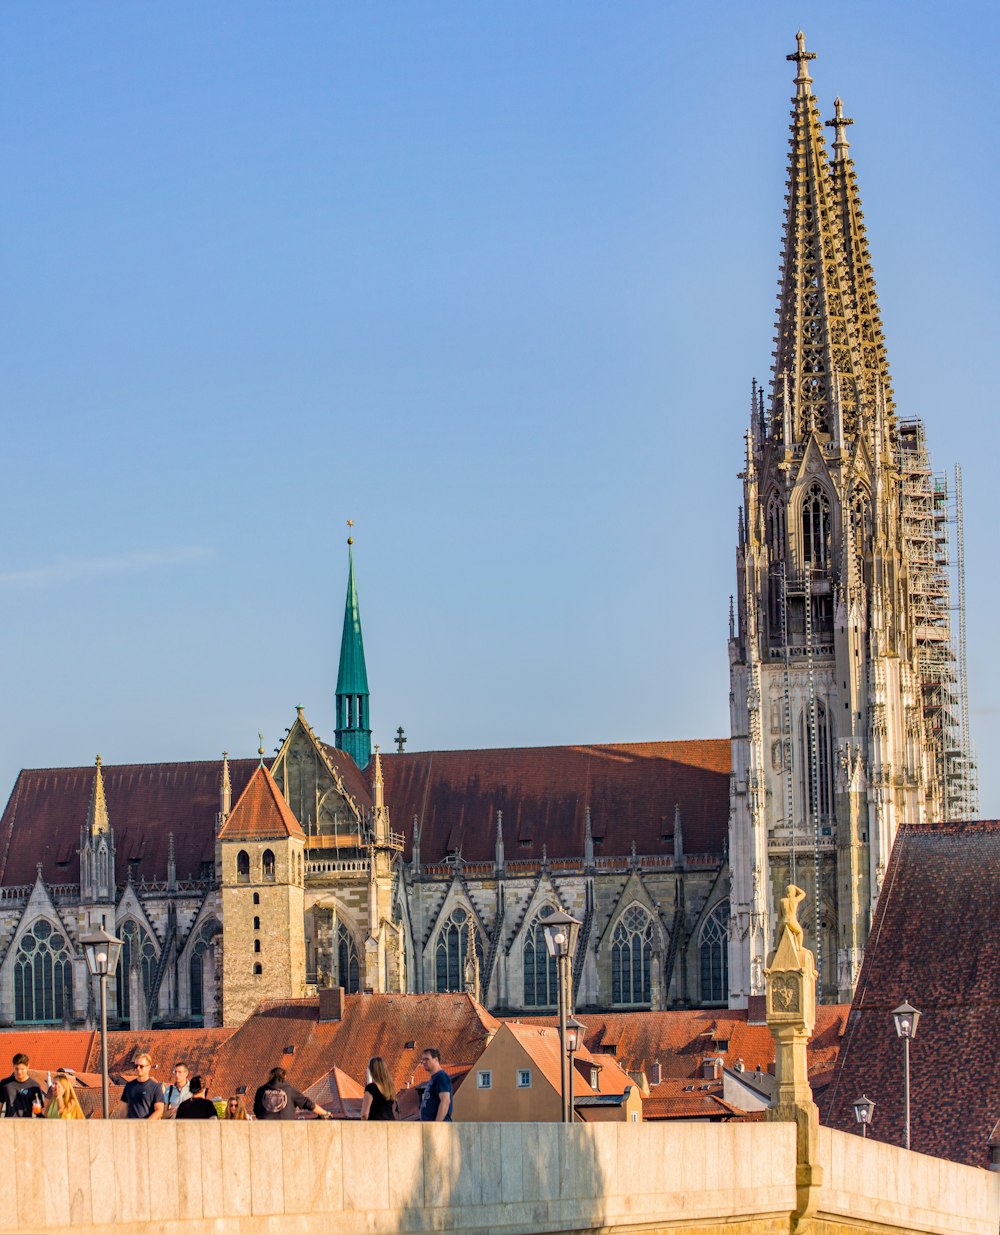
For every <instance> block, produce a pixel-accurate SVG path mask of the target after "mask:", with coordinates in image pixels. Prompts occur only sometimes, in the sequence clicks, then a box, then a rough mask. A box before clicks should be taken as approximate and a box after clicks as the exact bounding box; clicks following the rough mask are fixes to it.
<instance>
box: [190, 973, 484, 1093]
mask: <svg viewBox="0 0 1000 1235" xmlns="http://www.w3.org/2000/svg"><path fill="white" fill-rule="evenodd" d="M499 1024H500V1022H499V1021H497V1020H495V1019H494V1018H493V1017H492V1016H490V1014H489V1013H488V1012H487V1011H486V1010H485V1009H484V1008H482V1007H481V1006H480V1005H479V1004H477V1003H476V1002H475V1000H473V999H472V998H470V997H469V996H468V995H361V994H359V995H347V996H345V999H344V1015H343V1019H342V1020H339V1021H321V1020H320V1019H319V1000H318V999H292V1000H280V1001H273V1002H265V1003H262V1004H261V1005H260V1006H259V1007H258V1009H257V1011H256V1012H255V1013H254V1014H253V1016H251V1017H250V1018H249V1019H248V1020H247V1021H245V1022H244V1023H243V1025H242V1026H240V1028H239V1029H238V1030H236V1032H235V1033H234V1034H233V1035H232V1037H230V1038H229V1040H228V1041H227V1042H226V1043H225V1044H224V1045H223V1046H222V1047H221V1049H220V1050H219V1053H218V1056H217V1058H216V1065H215V1075H214V1084H215V1085H217V1086H218V1087H219V1090H220V1092H226V1093H234V1092H235V1091H236V1088H237V1086H239V1085H246V1086H247V1089H248V1091H249V1092H250V1093H251V1094H252V1093H253V1091H254V1090H255V1089H256V1088H257V1086H258V1085H260V1084H262V1083H263V1081H264V1080H265V1079H266V1077H267V1074H268V1072H269V1071H270V1070H271V1068H273V1067H279V1066H280V1067H283V1068H284V1069H285V1070H286V1071H287V1072H288V1079H289V1080H290V1081H291V1082H292V1084H293V1085H296V1086H297V1087H298V1088H299V1089H302V1090H305V1089H307V1088H308V1087H309V1086H310V1085H314V1084H316V1082H317V1081H319V1080H320V1079H322V1078H323V1077H324V1076H326V1075H327V1074H328V1073H329V1072H330V1069H331V1068H333V1067H338V1068H340V1069H342V1071H344V1072H346V1073H347V1075H348V1076H351V1077H353V1078H354V1079H355V1080H356V1081H358V1082H363V1079H364V1076H365V1071H366V1069H367V1067H368V1060H369V1059H371V1058H372V1057H373V1056H375V1055H381V1057H382V1058H383V1059H384V1060H385V1062H386V1064H387V1065H388V1068H389V1071H390V1073H391V1074H392V1078H393V1082H394V1084H395V1086H396V1088H397V1089H404V1088H406V1087H407V1086H408V1085H414V1084H416V1083H418V1082H419V1081H420V1080H421V1078H422V1077H423V1076H424V1073H423V1072H422V1070H421V1068H420V1051H421V1049H422V1048H423V1047H425V1046H437V1047H438V1049H439V1050H440V1051H441V1060H442V1062H443V1063H447V1064H469V1063H472V1062H474V1061H475V1060H476V1059H477V1058H478V1057H479V1055H480V1054H481V1052H482V1050H483V1048H484V1047H485V1045H486V1042H487V1040H488V1039H489V1036H490V1034H491V1033H493V1032H494V1031H495V1030H496V1029H497V1028H498V1027H499ZM410 1042H412V1043H413V1045H412V1046H409V1045H407V1044H408V1043H410ZM286 1047H294V1051H293V1052H292V1053H286Z"/></svg>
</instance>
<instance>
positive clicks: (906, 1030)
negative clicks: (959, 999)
mask: <svg viewBox="0 0 1000 1235" xmlns="http://www.w3.org/2000/svg"><path fill="white" fill-rule="evenodd" d="M892 1019H893V1020H894V1021H895V1022H896V1035H897V1036H898V1037H900V1038H902V1039H903V1106H904V1108H905V1111H906V1125H905V1126H906V1133H905V1141H904V1143H905V1145H906V1148H907V1149H909V1148H910V1041H911V1039H913V1038H915V1037H916V1036H917V1022H918V1021H919V1020H920V1013H919V1012H918V1011H917V1009H916V1008H915V1007H913V1005H912V1004H909V1003H906V1002H905V1001H904V1002H903V1003H901V1004H900V1005H899V1007H898V1008H893V1010H892Z"/></svg>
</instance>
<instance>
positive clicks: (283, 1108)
mask: <svg viewBox="0 0 1000 1235" xmlns="http://www.w3.org/2000/svg"><path fill="white" fill-rule="evenodd" d="M286 1075H287V1074H286V1072H285V1069H284V1068H272V1069H271V1075H270V1076H269V1077H268V1078H267V1080H266V1081H265V1082H264V1084H263V1085H261V1086H260V1088H259V1089H258V1090H257V1092H256V1094H255V1095H254V1100H253V1116H254V1119H294V1118H295V1117H296V1114H297V1113H298V1112H299V1111H312V1112H313V1113H314V1114H316V1115H318V1116H319V1118H320V1119H332V1118H333V1116H332V1115H331V1114H330V1112H329V1111H326V1110H324V1109H323V1107H321V1106H317V1105H316V1103H315V1102H314V1101H313V1100H312V1098H307V1097H306V1095H305V1094H304V1093H299V1091H298V1090H297V1089H296V1088H295V1086H294V1085H289V1083H288V1081H287V1080H286Z"/></svg>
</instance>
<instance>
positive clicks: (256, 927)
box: [217, 750, 306, 1025]
mask: <svg viewBox="0 0 1000 1235" xmlns="http://www.w3.org/2000/svg"><path fill="white" fill-rule="evenodd" d="M305 840H306V838H305V833H304V832H303V831H302V828H301V826H300V825H299V821H298V820H297V819H296V818H295V816H294V814H292V811H291V809H290V808H289V805H288V803H287V802H286V801H285V799H284V797H283V796H282V793H281V790H280V789H279V788H278V786H277V784H276V783H275V780H274V778H273V777H272V775H271V773H270V772H269V771H268V770H267V768H266V767H265V766H264V758H263V750H262V751H261V761H260V767H259V768H258V769H257V771H256V772H255V773H254V774H253V776H252V777H251V778H250V782H249V784H248V785H247V787H246V789H244V791H243V793H242V795H241V796H240V799H239V801H238V802H237V803H236V805H235V806H234V807H233V809H232V811H231V812H230V813H229V814H228V815H226V816H225V817H224V818H222V821H221V826H220V828H219V835H218V845H217V852H218V861H217V865H218V869H219V871H220V873H221V882H222V1017H223V1023H224V1024H226V1025H240V1024H242V1023H243V1021H244V1020H246V1018H247V1017H248V1016H249V1015H250V1013H251V1012H253V1010H254V1008H255V1007H256V1006H257V1004H258V1003H260V1001H261V1000H262V999H289V998H291V999H296V998H298V997H300V996H301V995H302V994H303V993H304V988H305V981H306V949H305V935H304V933H303V920H304V913H305V905H304V887H305Z"/></svg>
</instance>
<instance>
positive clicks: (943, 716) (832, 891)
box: [729, 33, 971, 1007]
mask: <svg viewBox="0 0 1000 1235" xmlns="http://www.w3.org/2000/svg"><path fill="white" fill-rule="evenodd" d="M813 58H814V57H813V54H812V53H810V52H807V51H806V49H805V38H804V36H803V35H802V34H801V33H800V34H799V35H798V46H797V50H796V51H795V52H794V53H793V54H792V55H790V56H789V57H788V59H789V60H791V61H792V62H793V63H794V65H795V68H796V77H795V96H794V99H793V103H792V123H791V134H792V136H791V140H790V143H789V144H790V154H789V161H788V182H787V190H786V198H785V201H786V208H785V225H784V244H783V250H782V260H781V274H780V281H779V282H780V289H781V290H780V295H779V308H778V323H777V335H776V339H775V342H776V350H775V352H774V365H773V370H772V382H771V391H770V399H769V401H768V404H767V406H766V407H765V401H764V394H763V391H761V390H759V389H758V388H757V387H756V384H755V385H754V387H753V394H752V401H751V417H750V427H749V430H748V432H747V435H746V461H745V465H744V470H743V471H742V473H741V478H742V481H743V507H742V510H741V518H740V528H739V544H738V547H737V553H736V560H737V596H738V603H737V610H736V614H735V616H734V617H733V618H731V620H730V640H729V663H730V680H731V691H730V710H731V732H732V757H733V779H732V801H731V815H730V826H729V854H730V865H731V916H730V943H729V986H730V1005H731V1006H732V1007H746V1006H747V1005H748V1003H749V1002H750V1001H751V1000H753V999H754V998H755V997H758V996H761V995H762V994H763V991H764V975H763V964H764V956H765V954H766V951H767V947H768V940H769V939H770V938H771V937H772V928H773V922H774V911H775V906H776V904H777V899H778V897H779V895H781V894H782V893H783V891H784V887H785V885H786V884H787V883H789V882H792V883H797V884H799V885H801V886H802V887H803V888H804V889H806V890H807V891H808V893H809V901H810V906H811V909H810V913H809V915H808V919H807V923H806V932H807V936H808V938H807V944H808V946H809V947H810V948H812V949H813V950H814V951H815V954H816V958H817V965H818V968H819V994H820V997H821V998H823V999H825V1000H828V1001H829V1000H839V1001H850V999H851V997H852V994H853V989H854V984H855V981H856V979H857V975H858V971H859V969H860V965H861V959H862V954H863V949H864V945H865V940H866V938H867V934H868V929H869V926H870V923H871V918H872V912H873V909H874V906H875V903H876V901H877V899H878V896H879V892H880V890H881V885H882V878H883V874H884V872H885V868H886V862H887V861H888V857H889V851H890V849H891V847H892V843H893V838H894V837H895V835H896V831H897V829H898V828H899V826H900V825H901V824H902V823H922V822H924V821H926V820H929V819H940V818H941V817H942V811H943V810H946V809H953V808H954V807H955V805H956V803H957V802H958V803H960V802H961V801H962V793H961V786H962V784H965V785H966V787H967V786H968V783H969V778H970V777H971V767H970V766H968V762H967V760H966V761H965V762H963V754H962V748H961V744H960V742H959V741H958V739H957V737H956V726H957V716H956V708H957V706H958V699H957V685H956V672H955V657H954V655H953V652H952V643H951V639H950V631H949V592H948V583H947V578H946V576H944V575H943V573H942V569H941V567H942V560H941V554H940V552H939V546H938V541H939V539H940V536H941V524H942V522H943V518H944V514H943V509H942V508H943V501H942V495H941V488H940V485H939V486H937V488H935V485H934V483H933V480H932V478H931V475H930V467H929V463H928V460H927V454H926V448H925V446H924V433H923V426H922V425H921V423H920V422H919V421H916V420H902V419H900V417H899V415H898V413H897V410H896V407H895V403H894V399H893V391H892V385H891V381H890V377H889V365H888V360H887V358H886V348H885V340H884V337H883V333H882V325H881V320H880V315H879V308H878V301H877V298H876V295H875V280H874V277H873V274H872V264H871V259H870V255H869V251H868V243H867V239H866V235H865V228H864V225H863V223H862V217H863V216H862V212H861V202H860V198H859V195H858V187H857V179H856V176H855V171H854V164H853V162H852V160H851V157H850V153H849V146H848V141H847V127H848V125H850V124H851V123H852V122H851V121H850V120H848V119H847V118H846V117H845V116H844V114H843V108H842V105H841V102H840V100H839V99H837V100H836V103H835V113H834V116H833V118H832V119H831V120H828V121H827V126H828V127H830V128H832V130H833V154H832V159H831V158H830V156H829V155H828V152H827V147H826V142H825V140H824V134H823V125H822V123H821V120H820V114H819V110H818V107H817V102H816V98H815V96H814V95H813V93H812V79H811V77H810V74H809V62H810V61H811V60H812V59H813ZM967 800H968V793H966V802H967Z"/></svg>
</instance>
